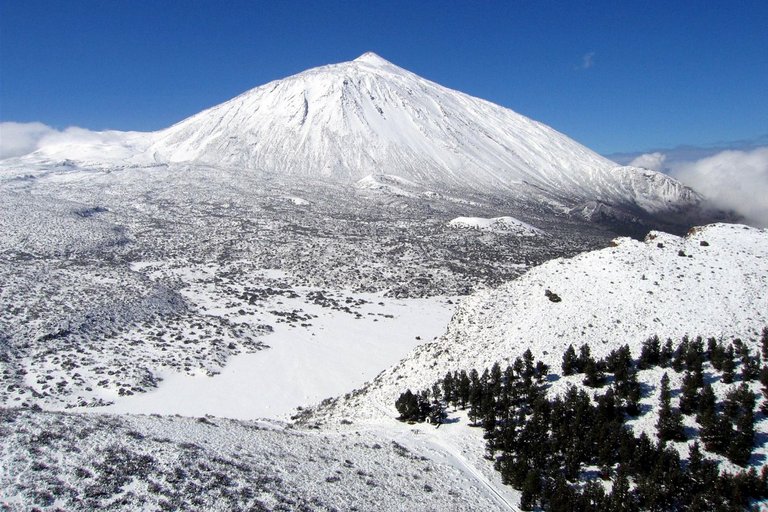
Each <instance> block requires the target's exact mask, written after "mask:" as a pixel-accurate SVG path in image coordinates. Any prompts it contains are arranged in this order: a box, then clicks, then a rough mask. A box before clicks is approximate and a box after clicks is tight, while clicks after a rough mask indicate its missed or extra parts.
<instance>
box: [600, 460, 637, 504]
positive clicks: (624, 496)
mask: <svg viewBox="0 0 768 512" xmlns="http://www.w3.org/2000/svg"><path fill="white" fill-rule="evenodd" d="M607 501H608V503H607V505H608V506H607V507H606V509H605V510H610V511H612V512H613V511H615V512H631V511H634V510H638V507H637V503H636V501H635V496H634V495H633V494H632V491H630V489H629V479H628V478H627V472H626V470H625V468H624V466H623V465H619V467H618V469H617V470H616V477H615V478H614V479H613V486H612V489H611V494H610V495H608V499H607Z"/></svg>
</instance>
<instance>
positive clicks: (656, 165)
mask: <svg viewBox="0 0 768 512" xmlns="http://www.w3.org/2000/svg"><path fill="white" fill-rule="evenodd" d="M666 160H667V155H665V154H664V153H660V152H658V151H656V152H654V153H646V154H644V155H640V156H638V157H637V158H635V159H634V160H632V161H631V162H629V165H632V166H634V167H644V168H645V169H651V170H652V171H663V170H664V162H665V161H666Z"/></svg>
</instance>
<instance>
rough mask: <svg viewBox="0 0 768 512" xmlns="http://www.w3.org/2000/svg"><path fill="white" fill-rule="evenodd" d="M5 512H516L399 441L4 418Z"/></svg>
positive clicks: (107, 419) (238, 425) (172, 424)
mask: <svg viewBox="0 0 768 512" xmlns="http://www.w3.org/2000/svg"><path fill="white" fill-rule="evenodd" d="M0 439H2V441H3V442H2V443H0V468H2V471H0V503H1V504H2V509H3V510H8V511H25V510H137V511H141V510H221V511H230V510H254V511H266V510H284V511H291V510H296V511H300V510H301V511H307V510H326V511H330V510H424V511H427V510H489V511H490V510H505V509H506V507H504V503H503V502H500V501H499V497H498V496H497V495H496V494H495V493H494V492H493V490H492V489H491V488H489V487H487V486H486V485H484V482H483V480H479V479H478V478H477V477H476V475H474V474H473V473H472V472H471V471H469V470H468V468H467V467H465V466H463V465H462V464H461V462H460V461H459V459H457V458H456V457H455V456H454V455H453V454H452V453H451V452H450V451H447V450H445V449H443V448H442V447H440V446H439V445H437V446H436V445H431V444H430V443H425V442H421V443H412V442H410V441H408V440H407V439H406V440H403V439H402V436H400V435H399V434H398V432H396V431H394V432H382V431H357V432H352V431H350V432H314V431H301V430H297V429H292V428H290V427H288V426H285V425H283V424H279V423H272V422H239V421H234V420H226V419H222V418H206V417H201V418H179V417H174V416H165V417H159V416H101V415H94V414H63V413H36V412H32V411H29V410H27V411H24V410H18V409H0Z"/></svg>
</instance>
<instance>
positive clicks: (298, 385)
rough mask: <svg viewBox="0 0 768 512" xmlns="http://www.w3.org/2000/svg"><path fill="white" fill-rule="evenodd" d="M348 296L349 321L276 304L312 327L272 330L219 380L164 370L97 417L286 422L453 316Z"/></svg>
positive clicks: (440, 303) (441, 303) (422, 305)
mask: <svg viewBox="0 0 768 512" xmlns="http://www.w3.org/2000/svg"><path fill="white" fill-rule="evenodd" d="M296 291H297V292H298V293H299V294H301V295H302V296H303V295H305V293H306V290H302V289H297V290H296ZM355 298H356V299H357V300H359V299H363V300H365V301H366V303H365V304H364V305H362V306H361V307H359V308H357V309H356V310H355V312H356V313H357V314H356V315H352V314H349V313H345V312H340V311H337V310H328V308H324V307H322V306H318V305H315V304H308V303H306V302H305V301H304V300H303V299H302V298H293V299H286V298H283V299H282V300H281V302H283V306H284V307H286V308H289V309H292V310H295V309H297V308H302V309H303V310H304V311H305V312H306V313H307V314H310V315H313V316H314V318H312V319H311V321H310V322H311V325H308V326H306V327H302V326H296V325H288V324H277V325H276V326H275V328H274V332H272V333H270V334H267V335H265V336H263V337H262V338H260V341H261V342H262V343H265V344H266V345H268V348H266V349H265V350H263V351H259V352H256V353H251V354H241V355H238V356H234V357H233V358H232V359H230V361H228V363H227V365H226V366H225V367H224V368H223V369H222V370H221V373H219V374H218V375H215V376H213V377H209V376H206V375H188V374H184V373H178V372H167V373H165V374H161V377H162V378H163V382H162V384H161V385H160V386H159V388H158V389H157V390H154V391H150V392H147V393H142V394H138V395H133V396H129V397H119V398H117V399H115V400H116V401H115V404H114V405H112V406H109V407H105V408H104V409H103V411H104V412H107V413H158V414H181V415H183V416H203V415H206V414H210V415H214V416H222V417H226V418H237V419H244V420H248V419H256V418H281V419H288V417H289V416H290V415H291V414H292V413H295V411H296V408H297V407H300V406H308V405H314V404H316V403H318V402H320V401H321V400H323V399H325V398H331V397H335V396H338V395H341V394H343V393H346V392H347V391H349V390H350V389H355V388H357V387H360V386H361V385H363V384H364V383H365V382H366V381H368V380H370V379H372V378H373V377H375V376H376V375H378V373H379V372H381V371H383V370H385V369H386V368H388V367H389V366H391V365H393V364H395V363H397V362H398V361H399V360H400V359H401V358H402V357H404V356H405V355H406V354H407V353H408V352H409V351H410V350H411V349H413V348H414V347H415V346H417V345H419V344H421V343H424V342H425V341H428V340H432V339H434V338H435V337H437V336H439V335H441V334H442V333H443V332H444V330H445V326H446V325H447V324H448V320H449V319H450V316H451V314H452V313H453V310H454V307H453V305H452V302H451V303H450V304H449V303H448V302H449V301H450V299H447V300H446V299H444V298H439V297H435V298H429V299H399V300H398V299H391V298H386V297H383V296H381V295H372V294H364V295H355ZM255 318H256V319H255V320H254V319H249V320H246V321H255V322H260V319H259V315H258V313H257V316H256V317H255Z"/></svg>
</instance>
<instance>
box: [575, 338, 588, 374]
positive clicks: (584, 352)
mask: <svg viewBox="0 0 768 512" xmlns="http://www.w3.org/2000/svg"><path fill="white" fill-rule="evenodd" d="M590 359H592V351H591V350H590V349H589V345H587V344H586V343H584V344H583V345H582V346H581V347H580V348H579V361H578V368H577V369H576V373H584V370H585V369H586V367H587V361H589V360H590Z"/></svg>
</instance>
